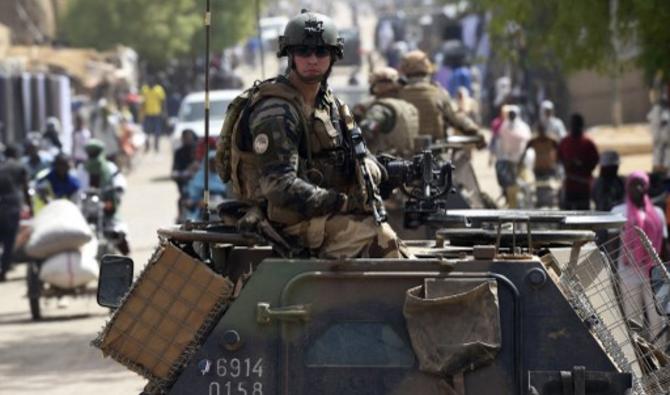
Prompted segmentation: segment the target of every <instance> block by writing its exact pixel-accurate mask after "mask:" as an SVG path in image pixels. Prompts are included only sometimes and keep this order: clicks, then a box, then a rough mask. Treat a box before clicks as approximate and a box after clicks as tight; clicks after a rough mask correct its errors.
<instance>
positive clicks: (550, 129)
mask: <svg viewBox="0 0 670 395" xmlns="http://www.w3.org/2000/svg"><path fill="white" fill-rule="evenodd" d="M541 107H542V112H541V113H540V124H542V126H543V127H544V130H546V132H547V134H548V135H549V136H552V137H553V138H554V139H556V141H561V140H562V139H563V138H564V137H565V136H567V134H568V133H567V132H566V130H565V124H563V121H561V119H560V118H558V117H557V116H556V115H555V114H554V103H552V102H551V101H550V100H545V101H543V102H542V106H541Z"/></svg>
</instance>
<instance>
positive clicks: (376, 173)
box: [365, 158, 382, 185]
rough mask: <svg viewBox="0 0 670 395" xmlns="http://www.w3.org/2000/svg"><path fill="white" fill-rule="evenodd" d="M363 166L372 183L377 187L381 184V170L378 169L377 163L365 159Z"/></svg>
mask: <svg viewBox="0 0 670 395" xmlns="http://www.w3.org/2000/svg"><path fill="white" fill-rule="evenodd" d="M365 166H366V167H367V168H368V173H370V177H372V182H374V183H375V185H379V184H380V183H381V182H382V170H381V169H380V168H379V165H378V164H377V162H375V161H374V160H373V159H371V158H365Z"/></svg>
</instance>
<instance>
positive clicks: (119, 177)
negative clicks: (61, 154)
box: [77, 139, 130, 255]
mask: <svg viewBox="0 0 670 395" xmlns="http://www.w3.org/2000/svg"><path fill="white" fill-rule="evenodd" d="M85 149H86V154H87V155H88V159H87V160H86V162H84V163H83V164H81V165H80V166H79V168H78V169H77V174H78V176H77V177H78V178H79V180H80V182H81V189H82V191H84V192H87V191H90V190H97V191H99V192H98V193H100V197H101V199H102V200H103V202H104V204H105V206H104V218H103V219H104V220H103V222H104V228H105V230H106V231H110V232H113V233H114V235H115V238H116V239H117V247H118V248H119V251H120V252H121V253H122V254H124V255H127V254H129V253H130V247H129V245H128V240H127V238H126V235H127V234H128V230H127V226H126V224H124V223H122V222H121V221H120V220H119V219H118V218H117V216H116V214H117V212H118V208H119V206H120V204H121V197H122V195H123V192H124V191H125V189H126V179H125V177H124V176H123V174H122V173H121V171H120V170H119V168H118V167H117V166H116V165H115V164H114V163H113V162H111V161H109V160H107V158H106V157H105V145H104V143H103V142H102V141H100V140H98V139H91V140H90V141H89V142H88V144H86V147H85Z"/></svg>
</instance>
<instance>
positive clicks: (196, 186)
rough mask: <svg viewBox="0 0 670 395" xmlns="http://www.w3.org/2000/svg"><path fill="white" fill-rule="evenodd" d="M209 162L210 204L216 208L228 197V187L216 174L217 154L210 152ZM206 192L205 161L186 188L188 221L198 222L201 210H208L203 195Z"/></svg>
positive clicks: (185, 199)
mask: <svg viewBox="0 0 670 395" xmlns="http://www.w3.org/2000/svg"><path fill="white" fill-rule="evenodd" d="M207 160H209V175H208V178H209V194H210V204H211V205H213V206H215V205H216V202H220V201H222V200H223V199H224V198H226V197H228V187H227V186H226V184H224V183H223V181H221V178H220V177H219V176H218V174H217V173H216V152H214V151H210V152H209V155H208V159H207ZM204 191H205V159H203V160H202V163H201V164H200V166H199V167H198V169H197V172H196V173H195V175H193V177H192V178H191V179H190V181H188V184H186V185H185V187H184V207H186V208H188V209H189V213H188V219H191V220H197V219H198V214H199V211H200V210H198V209H199V208H200V209H207V208H206V207H204V206H203V203H204V201H203V194H204Z"/></svg>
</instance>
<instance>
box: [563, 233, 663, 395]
mask: <svg viewBox="0 0 670 395" xmlns="http://www.w3.org/2000/svg"><path fill="white" fill-rule="evenodd" d="M624 232H625V228H624V230H623V231H622V233H621V234H622V235H623V234H625V233H624ZM634 232H635V235H636V236H637V238H638V239H639V242H637V241H638V240H637V239H635V240H632V241H630V240H629V241H627V240H626V238H624V237H620V236H616V237H615V238H613V239H611V240H609V241H607V242H605V243H603V244H602V245H600V246H599V247H597V248H592V249H588V250H582V253H581V255H580V256H579V259H578V260H577V261H576V263H574V262H573V263H572V264H569V265H567V267H564V268H563V270H562V272H561V274H560V278H559V286H560V287H561V290H562V291H563V292H564V294H565V295H566V297H567V299H568V301H569V302H570V304H571V305H572V307H573V308H574V310H575V311H576V312H577V314H578V315H579V316H580V318H581V319H582V320H583V321H584V322H585V324H586V325H587V326H589V329H590V331H591V333H592V334H593V335H594V337H595V338H596V339H597V340H598V341H599V342H600V343H601V345H602V347H603V348H604V350H605V351H606V352H607V353H608V355H609V356H610V358H611V359H612V361H613V362H614V363H615V364H616V365H617V367H618V368H619V369H620V370H621V371H624V372H631V373H632V374H633V381H634V384H633V388H634V393H636V394H647V395H652V394H659V395H660V394H666V393H668V392H670V357H668V355H667V352H668V350H670V340H669V339H670V336H669V335H670V331H668V325H669V323H670V321H669V320H668V316H667V315H666V314H667V311H669V310H667V307H670V306H661V305H660V303H658V302H657V301H656V300H655V298H654V297H653V293H652V286H651V281H650V277H649V272H650V271H651V269H652V268H654V267H658V269H657V270H658V273H660V276H661V279H660V281H661V282H662V283H664V284H666V286H667V285H668V284H670V276H669V275H668V272H667V270H665V265H664V264H663V262H661V260H660V258H659V257H658V255H657V253H656V252H655V250H654V248H653V247H652V245H651V243H650V241H649V239H648V238H647V236H646V235H645V233H644V232H643V231H642V230H641V229H640V228H637V227H636V228H634ZM636 257H637V258H636Z"/></svg>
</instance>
